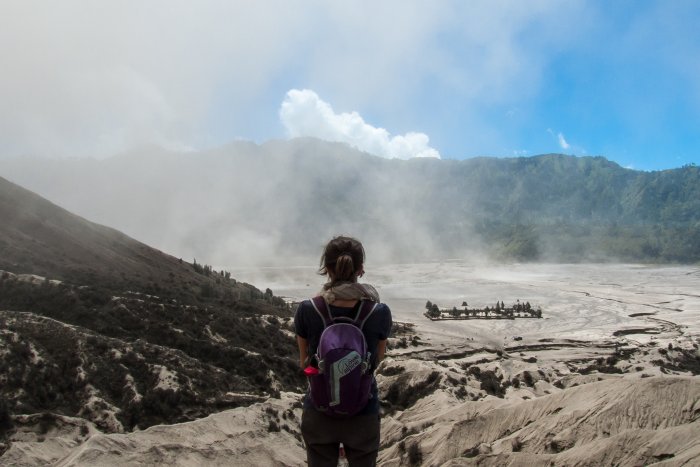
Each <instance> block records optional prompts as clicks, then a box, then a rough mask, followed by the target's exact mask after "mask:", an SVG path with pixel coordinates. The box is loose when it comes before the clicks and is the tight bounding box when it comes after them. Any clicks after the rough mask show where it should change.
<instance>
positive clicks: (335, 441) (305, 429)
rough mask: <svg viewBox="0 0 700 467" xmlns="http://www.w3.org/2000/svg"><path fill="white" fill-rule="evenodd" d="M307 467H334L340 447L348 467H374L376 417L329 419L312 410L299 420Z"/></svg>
mask: <svg viewBox="0 0 700 467" xmlns="http://www.w3.org/2000/svg"><path fill="white" fill-rule="evenodd" d="M301 434H302V435H303V437H304V443H305V444H306V458H307V461H308V464H309V466H310V467H336V466H337V465H338V449H339V447H340V443H343V446H344V447H345V456H346V457H347V459H348V463H349V464H350V466H351V467H374V466H375V465H377V453H378V452H379V415H377V414H373V415H356V416H354V417H350V418H331V417H329V416H327V415H324V414H323V413H321V412H318V411H316V410H313V409H306V410H304V412H303V414H302V416H301Z"/></svg>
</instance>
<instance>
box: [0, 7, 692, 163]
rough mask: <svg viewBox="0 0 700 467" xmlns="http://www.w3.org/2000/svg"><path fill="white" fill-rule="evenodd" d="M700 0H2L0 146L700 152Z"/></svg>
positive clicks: (436, 153)
mask: <svg viewBox="0 0 700 467" xmlns="http://www.w3.org/2000/svg"><path fill="white" fill-rule="evenodd" d="M698 24H700V3H698V2H697V1H693V0H690V1H682V0H664V1H643V0H634V1H624V0H617V1H614V2H609V1H574V0H572V1H547V0H541V1H537V0H530V1H518V0H512V1H483V2H479V1H469V2H462V1H380V2H377V1H353V2H350V1H346V2H340V1H338V2H328V1H304V2H300V1H288V0H286V1H202V0H198V1H189V2H184V1H143V0H138V1H123V0H122V1H116V0H115V1H111V2H108V1H101V2H95V1H89V0H84V1H67V0H63V1H60V2H58V1H56V2H37V1H27V0H19V1H12V0H3V1H2V2H0V63H2V72H1V73H0V157H7V156H13V155H24V154H37V155H51V156H59V157H60V156H85V155H91V156H96V157H105V156H109V155H112V154H115V153H117V152H120V151H123V150H127V149H130V148H132V147H133V146H135V145H140V144H144V143H156V144H160V145H163V146H166V147H168V148H183V149H188V148H189V149H202V148H208V147H212V146H217V145H222V144H225V143H227V142H229V141H231V140H234V139H249V140H253V141H256V142H259V143H260V142H264V141H266V140H269V139H275V138H286V137H291V136H317V137H320V138H324V139H330V140H341V141H347V142H349V143H351V144H353V145H355V146H357V147H359V148H361V149H363V150H366V151H368V152H372V153H375V154H378V155H381V156H385V157H401V158H408V157H414V156H429V157H442V158H451V159H462V158H466V157H472V156H478V155H493V156H522V155H534V154H541V153H548V152H562V153H566V154H577V155H603V156H605V157H607V158H609V159H611V160H614V161H616V162H618V163H619V164H621V165H623V166H626V167H632V168H636V169H644V170H652V169H664V168H672V167H679V166H681V165H683V164H686V163H690V162H693V163H700V157H698V153H699V151H700V79H699V77H700V34H698V33H697V32H696V31H697V25H698Z"/></svg>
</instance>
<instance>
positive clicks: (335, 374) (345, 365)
mask: <svg viewBox="0 0 700 467" xmlns="http://www.w3.org/2000/svg"><path fill="white" fill-rule="evenodd" d="M311 304H312V305H313V307H314V309H315V310H316V312H317V313H318V314H319V316H321V319H322V320H323V325H324V329H323V332H322V333H321V338H320V340H319V342H318V349H317V350H316V359H317V361H318V374H317V375H312V376H310V377H309V386H310V387H311V391H310V393H311V401H312V402H313V404H314V406H315V407H316V408H317V409H318V410H320V411H322V412H324V413H325V414H326V415H331V416H335V417H347V416H352V415H355V414H356V413H358V412H359V411H360V410H362V409H363V408H364V407H365V406H366V405H367V401H369V398H370V391H371V389H372V380H373V379H374V377H373V375H372V371H371V366H372V363H371V356H372V355H371V354H370V352H368V351H367V342H366V340H365V336H364V334H363V333H362V326H363V325H364V324H365V321H367V318H369V316H370V315H371V314H372V312H373V311H374V309H375V308H376V307H377V303H375V302H372V301H368V300H362V301H361V302H360V307H359V310H358V312H357V315H356V316H355V318H354V319H353V318H347V317H337V318H333V317H332V316H331V314H330V310H329V308H328V304H327V303H326V301H325V300H324V298H323V297H314V298H312V299H311Z"/></svg>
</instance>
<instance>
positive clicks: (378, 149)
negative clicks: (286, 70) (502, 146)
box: [279, 89, 440, 159]
mask: <svg viewBox="0 0 700 467" xmlns="http://www.w3.org/2000/svg"><path fill="white" fill-rule="evenodd" d="M279 115H280V120H281V121H282V124H283V125H284V127H285V130H286V132H287V135H288V136H290V137H292V138H295V137H303V136H312V137H315V138H319V139H324V140H327V141H338V142H343V143H348V144H350V145H351V146H354V147H356V148H357V149H360V150H361V151H365V152H368V153H370V154H374V155H377V156H381V157H385V158H389V159H392V158H396V159H411V158H413V157H435V158H438V159H439V158H440V153H439V152H438V151H437V150H435V149H434V148H431V147H430V146H429V141H430V139H429V138H428V135H426V134H425V133H416V132H409V133H406V134H405V135H397V136H393V137H392V136H391V135H390V134H389V132H388V131H387V130H385V129H384V128H377V127H373V126H372V125H370V124H368V123H366V122H365V121H364V119H363V118H362V117H361V116H360V114H358V113H357V112H350V113H340V114H338V113H335V112H334V111H333V108H332V107H331V106H330V104H328V103H327V102H324V101H323V100H321V99H320V98H319V97H318V95H317V94H316V93H315V92H314V91H311V90H309V89H302V90H299V89H292V90H290V91H289V92H287V96H286V97H285V99H284V102H282V106H281V107H280V111H279Z"/></svg>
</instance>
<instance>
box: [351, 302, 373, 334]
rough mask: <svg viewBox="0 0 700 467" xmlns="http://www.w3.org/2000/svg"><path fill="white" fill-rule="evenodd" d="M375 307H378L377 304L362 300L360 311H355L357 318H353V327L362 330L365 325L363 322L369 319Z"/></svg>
mask: <svg viewBox="0 0 700 467" xmlns="http://www.w3.org/2000/svg"><path fill="white" fill-rule="evenodd" d="M377 305H379V303H377V302H373V301H371V300H362V303H361V304H360V309H359V310H358V311H357V316H355V326H357V327H358V328H360V329H362V327H363V326H364V325H365V321H367V318H369V317H370V315H371V314H372V312H373V311H374V310H375V308H377Z"/></svg>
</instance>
